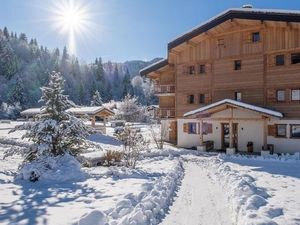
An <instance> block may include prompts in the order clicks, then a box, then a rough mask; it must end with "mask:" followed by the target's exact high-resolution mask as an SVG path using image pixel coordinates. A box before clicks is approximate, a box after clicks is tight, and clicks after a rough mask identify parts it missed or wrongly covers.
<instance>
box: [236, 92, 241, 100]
mask: <svg viewBox="0 0 300 225" xmlns="http://www.w3.org/2000/svg"><path fill="white" fill-rule="evenodd" d="M234 99H235V100H236V101H239V102H241V101H242V93H241V92H234Z"/></svg>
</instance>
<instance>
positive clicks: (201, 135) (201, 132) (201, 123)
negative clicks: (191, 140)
mask: <svg viewBox="0 0 300 225" xmlns="http://www.w3.org/2000/svg"><path fill="white" fill-rule="evenodd" d="M200 146H203V120H202V119H201V120H200Z"/></svg>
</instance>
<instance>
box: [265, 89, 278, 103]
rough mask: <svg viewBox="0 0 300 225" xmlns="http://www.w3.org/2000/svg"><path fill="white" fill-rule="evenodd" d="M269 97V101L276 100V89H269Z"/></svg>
mask: <svg viewBox="0 0 300 225" xmlns="http://www.w3.org/2000/svg"><path fill="white" fill-rule="evenodd" d="M267 98H268V101H269V102H276V101H277V98H276V90H274V89H269V90H268V91H267Z"/></svg>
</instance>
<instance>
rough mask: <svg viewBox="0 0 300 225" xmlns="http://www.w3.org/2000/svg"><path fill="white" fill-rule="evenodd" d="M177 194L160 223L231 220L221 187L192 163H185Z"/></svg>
mask: <svg viewBox="0 0 300 225" xmlns="http://www.w3.org/2000/svg"><path fill="white" fill-rule="evenodd" d="M177 195H178V197H177V198H176V199H175V202H174V204H173V205H172V206H171V207H170V212H169V214H167V215H166V218H165V219H164V220H163V221H162V223H161V225H206V224H207V225H211V224H214V225H219V224H222V225H229V224H233V222H232V217H231V215H232V214H231V211H230V204H229V203H228V201H227V198H226V197H225V195H224V190H223V189H222V188H221V186H220V185H218V184H217V183H214V181H213V180H212V179H210V178H209V176H208V173H207V171H206V170H205V169H204V168H202V167H201V166H199V165H197V164H196V163H192V162H188V163H186V164H185V176H184V178H183V180H182V184H181V187H180V189H179V191H178V194H177Z"/></svg>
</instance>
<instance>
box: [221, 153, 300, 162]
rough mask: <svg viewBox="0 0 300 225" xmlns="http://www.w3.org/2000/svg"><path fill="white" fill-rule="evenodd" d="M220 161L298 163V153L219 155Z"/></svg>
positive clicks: (299, 155)
mask: <svg viewBox="0 0 300 225" xmlns="http://www.w3.org/2000/svg"><path fill="white" fill-rule="evenodd" d="M218 157H219V158H220V159H224V160H226V159H238V160H255V161H280V162H300V153H299V152H296V153H295V154H289V153H286V154H281V155H277V154H273V155H266V156H258V155H240V154H235V155H226V154H220V155H219V156H218Z"/></svg>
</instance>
